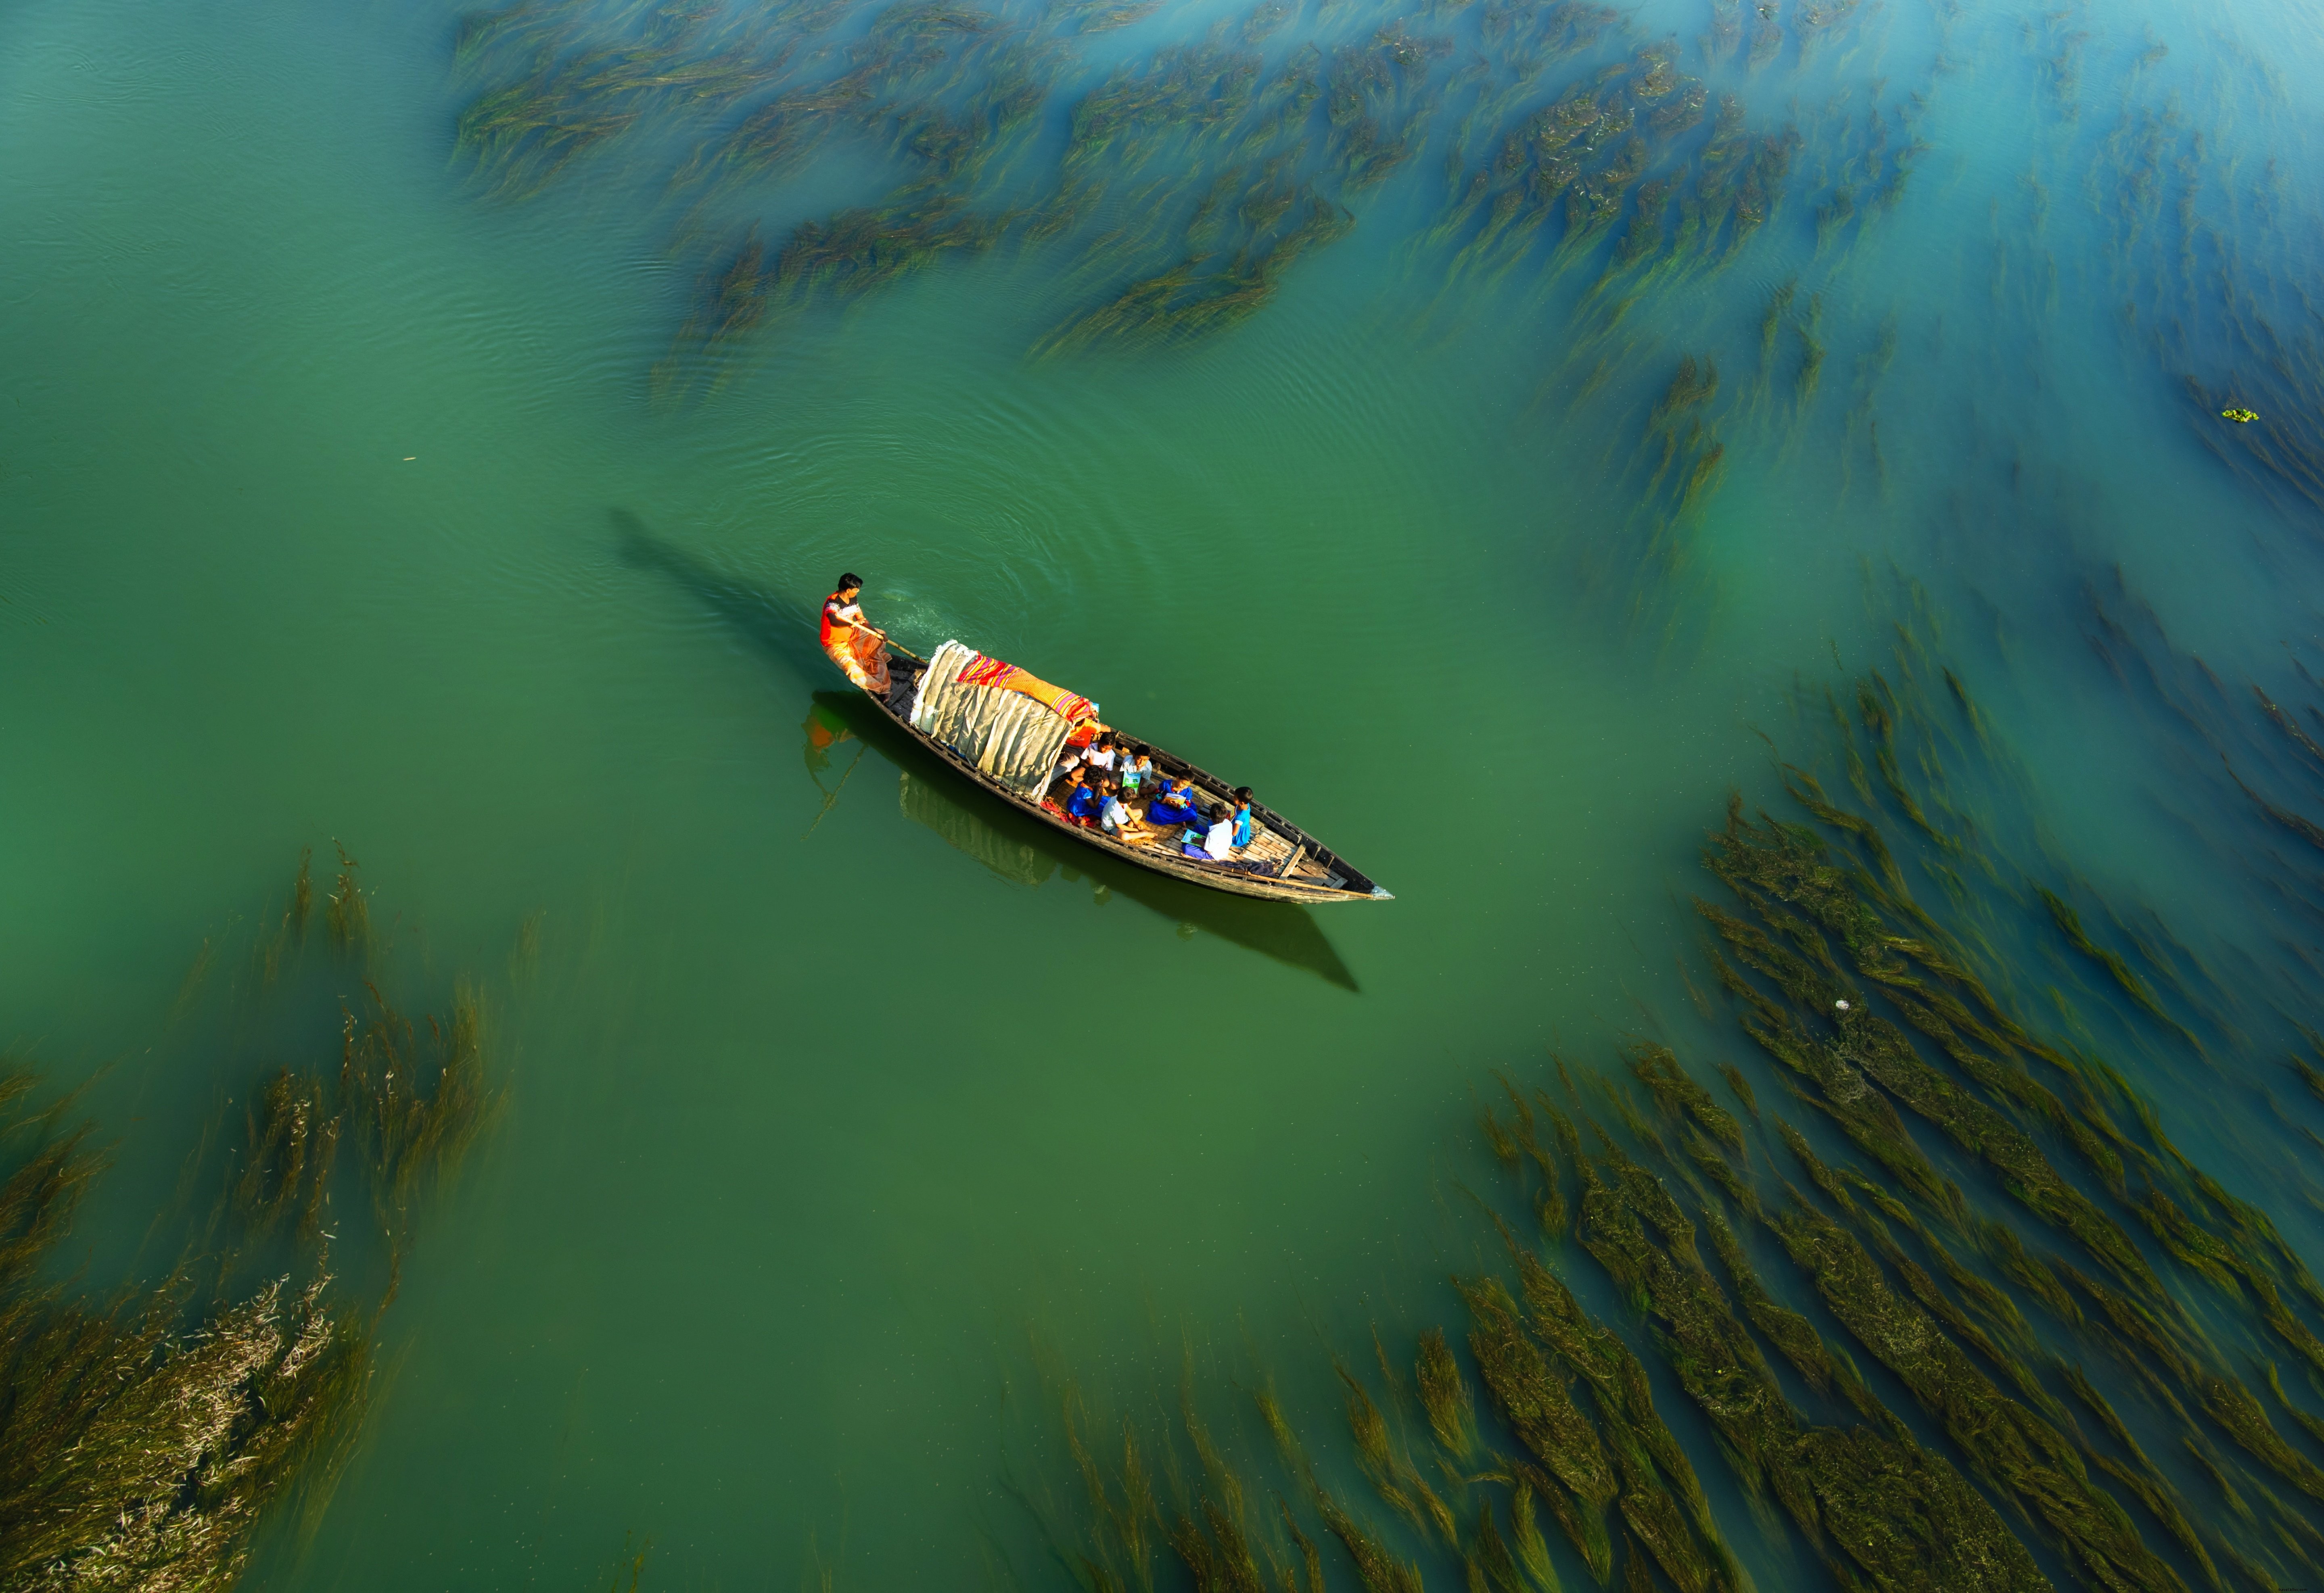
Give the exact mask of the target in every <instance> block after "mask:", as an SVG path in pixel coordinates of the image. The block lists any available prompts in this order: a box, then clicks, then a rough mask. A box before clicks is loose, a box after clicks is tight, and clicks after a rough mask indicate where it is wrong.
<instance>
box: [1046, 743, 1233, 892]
mask: <svg viewBox="0 0 2324 1593" xmlns="http://www.w3.org/2000/svg"><path fill="white" fill-rule="evenodd" d="M1148 791H1150V792H1151V793H1152V795H1151V796H1148V797H1147V798H1146V801H1145V808H1144V811H1143V813H1142V814H1141V813H1140V811H1139V809H1138V808H1137V807H1134V806H1131V804H1132V803H1134V802H1136V801H1138V800H1139V796H1141V794H1142V793H1145V792H1148ZM1041 805H1042V806H1044V807H1047V808H1048V809H1049V810H1050V811H1051V812H1053V813H1055V814H1056V815H1058V816H1059V817H1060V818H1063V819H1064V820H1065V822H1066V823H1068V824H1079V825H1081V826H1082V827H1083V828H1084V829H1101V830H1102V831H1104V832H1105V833H1106V834H1108V835H1110V836H1111V837H1113V838H1114V839H1115V840H1117V841H1122V842H1127V843H1130V845H1133V846H1137V845H1144V844H1148V843H1152V844H1155V845H1160V846H1166V847H1167V846H1176V848H1177V849H1178V852H1179V853H1180V855H1181V856H1184V857H1189V858H1194V859H1198V860H1201V861H1210V862H1226V861H1231V859H1232V858H1233V857H1234V854H1235V853H1236V852H1240V850H1242V848H1244V847H1246V846H1249V845H1250V842H1251V837H1252V835H1253V834H1254V833H1256V821H1255V820H1254V819H1253V818H1252V817H1251V811H1250V787H1248V786H1246V787H1242V788H1241V789H1240V790H1238V791H1236V792H1235V794H1234V803H1233V806H1228V805H1227V804H1225V803H1216V804H1209V805H1206V804H1205V803H1204V802H1203V799H1202V797H1201V796H1199V795H1198V794H1197V793H1196V792H1195V789H1194V782H1193V781H1192V780H1187V779H1179V780H1175V781H1174V780H1170V779H1167V778H1162V777H1159V776H1157V774H1156V773H1155V772H1154V760H1153V758H1152V757H1151V756H1149V755H1148V754H1145V753H1133V752H1132V751H1131V750H1130V749H1129V748H1127V747H1122V746H1119V745H1117V743H1116V742H1115V741H1114V740H1113V738H1112V737H1111V736H1110V735H1108V736H1102V737H1100V738H1098V739H1097V740H1095V741H1092V742H1091V743H1089V744H1088V745H1087V746H1086V747H1085V748H1084V747H1071V746H1069V747H1067V748H1066V749H1065V751H1064V753H1063V754H1062V755H1061V756H1060V757H1059V760H1058V765H1057V775H1056V779H1055V780H1053V781H1052V782H1051V784H1050V787H1049V794H1048V796H1047V797H1045V798H1044V799H1043V801H1042V804H1041Z"/></svg>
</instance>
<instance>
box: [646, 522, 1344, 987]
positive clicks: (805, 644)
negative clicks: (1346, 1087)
mask: <svg viewBox="0 0 2324 1593" xmlns="http://www.w3.org/2000/svg"><path fill="white" fill-rule="evenodd" d="M613 530H614V533H615V535H616V536H617V537H618V538H619V539H620V549H621V555H622V558H623V559H624V560H625V561H626V562H628V563H630V564H632V565H633V566H637V567H638V568H641V569H649V570H654V571H657V572H659V573H660V574H662V575H665V576H669V578H670V579H671V580H673V581H675V582H677V583H678V585H681V586H683V587H684V588H685V589H686V590H687V592H689V593H691V594H693V595H694V596H695V597H696V598H697V599H699V600H700V601H701V602H702V603H705V604H706V605H707V606H708V607H709V608H710V610H711V611H712V612H715V614H717V615H718V616H719V617H720V618H721V619H723V620H724V621H725V622H727V623H728V624H729V625H731V626H733V628H734V631H735V632H736V633H737V634H738V635H740V636H741V637H742V638H743V639H744V640H747V641H749V642H751V643H752V645H753V646H755V647H758V648H759V649H761V650H762V651H764V652H765V653H766V654H767V655H768V656H769V657H770V658H772V659H773V660H775V661H776V662H778V663H779V664H781V665H783V666H784V667H785V668H789V669H792V670H795V671H796V672H798V674H799V675H800V676H801V677H804V678H805V679H807V680H808V681H809V682H812V681H814V680H816V678H817V677H819V676H822V675H825V674H827V673H834V671H832V670H831V668H830V665H829V661H828V660H827V659H825V658H824V656H823V650H822V649H820V648H818V647H817V646H816V644H815V642H814V641H813V640H811V638H812V637H813V635H814V625H815V614H814V611H813V610H812V608H811V607H810V606H809V605H807V604H806V603H799V602H796V601H793V600H792V599H790V598H788V597H785V596H783V595H782V594H779V593H776V592H772V591H770V590H768V589H767V588H765V587H763V586H761V585H757V584H756V583H754V582H751V581H746V580H743V579H742V578H741V577H739V576H734V575H732V574H730V573H728V572H727V571H724V570H721V569H716V568H714V567H713V566H709V565H705V564H703V563H701V562H700V561H699V560H697V559H696V558H695V557H693V556H692V555H690V554H688V553H687V552H686V551H685V550H684V549H682V548H676V547H673V546H672V545H670V544H669V543H668V542H665V541H663V540H662V539H660V538H659V537H656V536H655V535H654V534H653V533H652V532H650V531H649V530H648V529H646V528H645V526H644V524H643V523H642V522H641V521H640V520H639V519H638V518H637V516H635V515H633V514H632V513H630V512H629V511H626V510H621V509H616V510H614V511H613ZM805 734H806V737H807V746H806V751H807V762H808V767H809V769H817V768H820V767H823V766H824V765H825V763H826V762H827V761H828V756H829V754H828V749H829V748H830V747H831V746H832V745H833V744H835V743H836V742H837V741H842V740H845V739H848V738H853V740H855V741H859V742H861V743H862V746H864V747H865V748H867V749H868V750H871V751H873V752H877V753H878V754H879V755H880V756H881V758H883V759H885V760H887V761H888V762H889V763H890V764H891V765H893V766H894V767H895V768H896V769H897V770H898V771H899V799H900V805H901V807H902V810H903V814H904V816H905V817H907V818H908V819H911V820H912V821H913V822H915V823H917V824H923V825H925V826H927V828H928V829H930V830H933V831H935V832H936V833H937V834H938V835H940V836H942V837H943V838H944V840H945V842H947V843H949V844H951V845H952V846H954V847H955V848H957V849H958V850H959V851H961V852H965V853H966V854H967V855H968V856H970V857H972V858H974V859H975V860H976V861H978V862H980V863H982V864H983V865H984V866H985V867H986V868H988V869H990V870H992V872H994V873H996V874H998V875H1000V876H1001V878H1002V879H1009V880H1012V881H1014V882H1015V883H1017V884H1020V885H1026V886H1037V885H1040V884H1043V883H1044V882H1046V881H1047V880H1048V879H1050V878H1051V877H1052V876H1053V875H1055V874H1057V873H1059V872H1064V873H1065V875H1066V876H1067V877H1068V878H1073V879H1087V880H1089V881H1090V882H1091V885H1092V887H1093V889H1096V890H1100V891H1102V892H1104V893H1106V894H1107V895H1111V896H1119V897H1124V898H1128V899H1130V900H1131V901H1134V902H1136V903H1138V904H1139V906H1140V907H1148V908H1151V909H1152V910H1153V911H1155V912H1157V913H1159V914H1161V915H1162V916H1164V917H1165V918H1168V919H1171V920H1173V921H1175V922H1176V923H1178V924H1181V925H1191V926H1193V927H1194V929H1196V930H1198V931H1203V932H1205V933H1208V934H1211V935H1217V936H1218V937H1219V938H1220V939H1222V940H1225V941H1231V942H1232V943H1233V944H1236V945H1239V946H1244V947H1247V948H1249V949H1250V950H1251V951H1254V952H1258V953H1261V954H1262V955H1264V956H1268V957H1272V958H1274V959H1275V960H1276V961H1277V962H1284V963H1287V964H1289V965H1290V966H1292V967H1294V968H1304V969H1305V970H1307V971H1309V972H1311V973H1314V974H1318V975H1320V976H1321V977H1323V979H1325V980H1327V981H1330V982H1331V983H1333V984H1335V985H1338V986H1339V987H1340V988H1341V989H1342V990H1355V989H1356V988H1357V985H1356V976H1355V974H1354V973H1353V972H1351V971H1350V970H1349V968H1348V965H1347V963H1346V962H1342V960H1341V958H1340V953H1338V952H1336V951H1334V950H1333V947H1332V943H1331V941H1330V940H1329V939H1328V938H1326V937H1325V935H1324V934H1323V928H1322V926H1321V925H1318V924H1317V923H1316V922H1315V919H1314V915H1313V914H1312V913H1310V912H1309V911H1308V909H1307V908H1305V907H1299V906H1297V905H1296V904H1293V903H1290V902H1267V901H1256V900H1252V899H1250V898H1247V897H1239V896H1230V895H1227V894H1225V893H1224V892H1222V891H1215V890H1204V889H1202V888H1201V887H1200V886H1197V885H1189V884H1187V883H1185V881H1184V880H1179V879H1171V878H1170V877H1169V876H1168V875H1167V874H1157V873H1153V872H1150V871H1149V870H1145V869H1141V868H1139V867H1137V866H1135V865H1134V864H1130V863H1126V862H1123V861H1121V860H1120V859H1119V858H1116V857H1112V856H1111V855H1109V854H1107V853H1105V852H1100V851H1099V850H1097V849H1096V848H1095V847H1085V846H1078V845H1075V844H1074V843H1072V842H1070V841H1067V840H1065V839H1064V838H1062V837H1060V836H1058V835H1057V834H1056V833H1054V832H1053V831H1051V830H1050V829H1049V827H1048V826H1047V825H1046V824H1040V823H1038V822H1037V821H1036V820H1034V819H1032V818H1030V817H1028V816H1027V815H1024V814H1022V813H1019V811H1017V810H1016V809H1015V808H1013V807H1011V806H1009V805H1008V804H1007V803H1005V802H1003V801H1001V799H1000V798H999V797H997V796H992V795H991V793H989V792H986V791H982V790H980V789H979V788H977V787H975V786H973V785H971V784H970V783H969V782H968V781H966V780H964V779H962V778H960V777H959V776H958V775H957V774H955V773H954V771H953V770H952V769H950V768H949V767H947V766H946V765H945V762H944V761H943V760H941V759H939V758H937V757H936V755H935V754H934V753H932V752H930V751H929V750H927V748H926V747H924V746H922V745H921V744H920V743H919V742H918V741H914V740H913V739H912V738H911V737H910V736H909V735H908V734H906V733H905V732H903V731H902V730H900V729H899V728H898V727H897V725H896V723H895V722H894V721H893V720H890V718H889V717H888V716H887V715H886V714H882V713H881V712H880V711H879V710H878V709H877V708H875V707H873V706H872V705H871V703H870V701H869V700H867V699H866V698H865V697H864V696H863V695H862V694H861V693H858V692H853V691H819V692H816V694H815V708H814V712H813V713H812V714H810V715H809V716H808V719H807V726H806V731H805ZM844 767H845V766H844V764H843V765H842V769H844ZM838 778H847V777H846V775H845V774H844V773H843V774H841V775H840V776H839V777H838ZM836 783H837V782H836V780H826V781H825V784H826V786H828V787H835V786H836Z"/></svg>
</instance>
